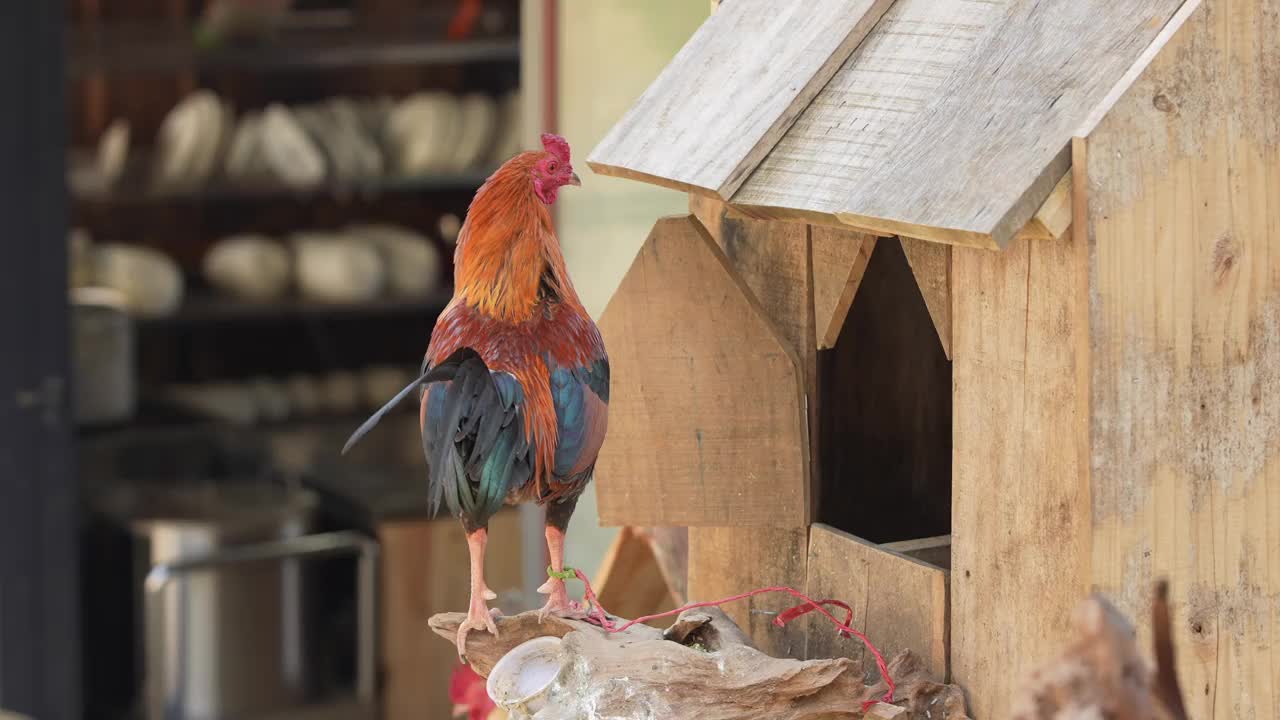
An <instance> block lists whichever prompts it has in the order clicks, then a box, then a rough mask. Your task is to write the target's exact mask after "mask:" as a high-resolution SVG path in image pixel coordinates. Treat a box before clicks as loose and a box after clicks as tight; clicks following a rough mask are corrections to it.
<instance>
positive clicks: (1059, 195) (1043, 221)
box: [1018, 172, 1071, 240]
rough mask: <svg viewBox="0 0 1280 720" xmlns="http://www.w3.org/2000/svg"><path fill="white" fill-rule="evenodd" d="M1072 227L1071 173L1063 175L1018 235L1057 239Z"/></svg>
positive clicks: (1030, 238)
mask: <svg viewBox="0 0 1280 720" xmlns="http://www.w3.org/2000/svg"><path fill="white" fill-rule="evenodd" d="M1069 227H1071V173H1070V172H1068V173H1067V174H1066V175H1063V176H1062V179H1061V180H1059V181H1058V184H1057V185H1055V186H1054V187H1053V192H1051V193H1049V197H1048V198H1046V199H1045V201H1044V204H1042V205H1041V206H1040V209H1039V210H1036V214H1035V215H1034V216H1032V218H1031V220H1029V221H1028V222H1027V224H1026V225H1025V226H1023V228H1022V230H1021V231H1020V232H1019V233H1018V237H1020V238H1025V239H1027V240H1057V239H1058V238H1061V237H1062V236H1063V235H1065V234H1066V233H1067V228H1069Z"/></svg>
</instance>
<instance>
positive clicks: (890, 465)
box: [815, 238, 951, 543]
mask: <svg viewBox="0 0 1280 720" xmlns="http://www.w3.org/2000/svg"><path fill="white" fill-rule="evenodd" d="M818 405H819V408H818V418H819V420H818V431H817V433H816V434H817V435H818V448H817V453H816V454H817V461H818V467H819V470H818V488H817V504H816V512H815V520H817V521H818V522H822V523H825V524H827V525H831V526H833V527H835V528H838V529H840V530H844V531H845V532H848V533H851V534H853V535H856V536H858V537H861V538H865V539H867V540H870V541H872V542H875V543H890V542H899V541H905V540H917V539H920V538H929V537H935V536H940V535H947V534H949V533H950V530H951V361H950V360H949V359H948V358H947V354H946V352H945V351H944V349H943V346H942V342H941V341H940V339H939V334H938V331H937V330H936V329H935V326H934V321H933V319H932V318H931V317H930V314H929V308H928V307H927V306H926V304H925V301H924V297H923V296H922V294H921V291H920V288H919V286H918V285H917V282H916V278H915V276H914V274H913V273H912V270H911V267H910V265H909V264H908V262H907V257H906V255H905V254H904V252H903V248H902V244H901V242H900V241H899V240H898V239H897V238H881V239H879V240H877V241H876V242H875V250H874V252H873V253H872V254H871V258H870V260H869V261H868V263H867V267H866V270H865V272H864V274H863V276H862V279H861V283H860V285H859V286H858V288H857V292H856V294H855V295H854V297H853V302H852V305H851V306H850V308H849V312H848V315H847V316H846V317H845V319H844V323H843V326H842V327H841V329H840V333H839V336H838V338H837V339H836V342H835V345H834V347H832V348H830V349H827V350H822V351H820V352H819V353H818Z"/></svg>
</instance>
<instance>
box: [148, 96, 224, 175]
mask: <svg viewBox="0 0 1280 720" xmlns="http://www.w3.org/2000/svg"><path fill="white" fill-rule="evenodd" d="M222 117H223V108H222V104H221V103H220V102H218V96H217V95H215V94H214V93H213V92H211V91H209V90H197V91H195V92H193V93H191V94H190V95H188V96H187V97H185V98H183V99H182V101H181V102H179V103H178V104H177V105H175V106H174V107H173V109H172V110H170V111H169V114H168V115H166V116H165V118H164V121H163V122H162V123H161V124H160V131H159V134H158V136H157V139H156V144H157V148H158V150H157V155H156V165H155V168H154V181H155V183H156V185H157V186H158V187H160V188H161V189H173V188H177V187H187V186H190V185H192V184H194V183H197V182H199V181H200V180H202V179H203V178H204V177H206V176H207V175H208V171H209V170H210V169H211V168H212V167H213V158H214V157H215V156H216V153H217V146H218V144H219V143H220V141H221V137H220V127H219V124H220V122H221V120H222ZM211 143H212V148H213V149H212V150H211V149H210V144H211Z"/></svg>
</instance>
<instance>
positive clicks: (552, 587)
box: [538, 524, 586, 622]
mask: <svg viewBox="0 0 1280 720" xmlns="http://www.w3.org/2000/svg"><path fill="white" fill-rule="evenodd" d="M547 552H548V553H549V554H550V555H551V569H552V570H554V571H556V572H564V530H563V529H562V528H559V527H556V526H555V525H552V524H548V525H547ZM538 592H540V593H542V594H543V595H549V596H550V597H549V598H548V599H547V604H546V605H543V606H542V610H540V611H539V612H538V621H539V622H541V621H542V620H544V619H546V617H547V615H555V616H557V617H572V618H582V617H586V613H584V612H583V610H582V606H581V605H580V604H579V603H576V602H570V600H569V593H568V591H567V590H565V587H564V581H563V580H561V579H560V578H554V577H553V578H547V581H546V582H545V583H543V584H542V587H540V588H538Z"/></svg>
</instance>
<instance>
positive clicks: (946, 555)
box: [880, 535, 951, 570]
mask: <svg viewBox="0 0 1280 720" xmlns="http://www.w3.org/2000/svg"><path fill="white" fill-rule="evenodd" d="M880 547H882V548H884V549H885V550H892V551H894V552H897V553H902V554H903V555H906V556H908V557H913V558H915V559H917V560H922V561H924V562H927V563H929V564H930V565H936V566H938V567H940V568H942V569H944V570H950V569H951V536H950V535H935V536H934V537H927V538H920V539H918V540H902V541H899V542H892V543H885V544H883V545H881V546H880Z"/></svg>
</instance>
